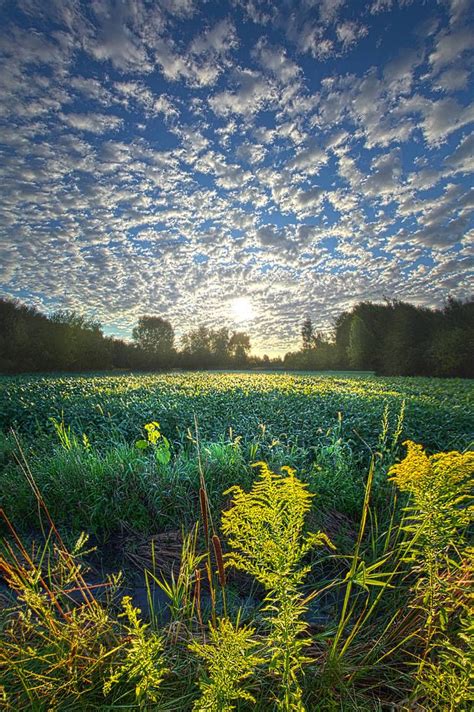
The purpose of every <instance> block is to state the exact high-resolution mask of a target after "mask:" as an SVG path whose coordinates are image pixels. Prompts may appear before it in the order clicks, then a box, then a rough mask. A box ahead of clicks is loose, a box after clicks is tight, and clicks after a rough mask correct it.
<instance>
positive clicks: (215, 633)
mask: <svg viewBox="0 0 474 712" xmlns="http://www.w3.org/2000/svg"><path fill="white" fill-rule="evenodd" d="M254 632H255V630H254V629H253V628H249V627H247V626H238V625H237V626H234V625H233V623H232V622H231V621H229V620H227V619H226V618H221V619H219V621H218V622H217V625H216V627H214V626H213V625H212V624H210V625H209V642H208V643H202V642H200V641H197V640H194V641H193V642H192V643H191V644H190V645H189V649H190V650H191V651H192V652H193V653H195V654H196V655H198V656H199V657H201V658H202V659H203V660H204V661H205V663H206V668H207V672H208V677H203V678H201V680H200V682H199V687H200V688H201V692H202V695H201V697H200V699H199V700H196V702H195V703H194V707H193V709H194V710H195V712H205V710H208V711H210V712H230V711H231V710H233V709H235V705H234V704H233V702H235V701H236V700H245V701H247V702H255V698H254V697H253V696H252V695H251V694H250V692H248V691H247V690H246V689H245V688H244V687H243V685H242V683H243V682H244V681H246V680H247V679H248V678H249V677H251V676H252V675H253V674H254V672H255V668H256V667H257V666H258V665H260V664H261V663H263V662H264V660H263V658H262V657H259V656H258V655H257V653H256V649H257V642H256V641H255V640H254V639H253V637H252V636H253V634H254Z"/></svg>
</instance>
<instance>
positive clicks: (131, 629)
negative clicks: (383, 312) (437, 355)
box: [0, 372, 474, 712]
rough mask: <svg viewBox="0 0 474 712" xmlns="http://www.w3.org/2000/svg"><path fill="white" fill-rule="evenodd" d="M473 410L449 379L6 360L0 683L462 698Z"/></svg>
mask: <svg viewBox="0 0 474 712" xmlns="http://www.w3.org/2000/svg"><path fill="white" fill-rule="evenodd" d="M473 432H474V414H473V384H472V381H469V380H463V379H451V380H448V379H446V380H444V379H430V378H382V377H376V376H373V375H366V374H362V375H357V374H350V373H347V374H337V373H334V374H330V375H324V374H321V375H320V374H310V373H308V374H299V375H288V374H284V373H265V372H257V373H249V372H235V373H234V372H207V373H204V372H175V373H166V374H150V375H148V374H137V375H124V374H119V375H104V374H97V375H58V376H54V375H51V376H16V377H1V378H0V504H1V507H2V511H3V523H0V526H1V527H2V534H4V536H3V540H2V541H3V543H2V551H1V555H0V565H1V571H3V581H4V582H3V584H2V588H0V599H1V601H2V603H3V604H4V605H3V608H4V612H3V613H2V617H1V623H2V638H1V641H2V642H1V647H0V658H1V656H2V655H3V656H4V661H7V665H6V670H7V672H6V675H5V681H4V683H3V684H4V687H3V688H2V687H1V684H0V699H1V695H2V694H3V695H4V704H5V706H6V709H10V710H23V709H25V710H28V709H35V710H36V709H37V710H43V709H44V710H49V709H54V710H56V709H57V710H83V709H84V710H87V709H94V710H95V709H104V710H110V709H115V708H117V709H130V710H132V709H150V710H170V711H171V710H183V712H186V711H187V710H215V711H216V712H218V711H221V710H222V711H224V710H231V709H237V710H250V709H256V710H260V711H263V710H288V711H289V710H299V711H300V712H301V710H307V711H308V712H312V711H313V710H314V711H318V710H321V711H324V710H328V711H332V710H348V711H352V710H390V709H392V710H393V709H399V710H409V709H416V710H420V712H422V711H423V710H426V711H428V710H438V709H439V710H453V712H454V710H468V709H470V704H471V701H472V698H471V691H470V684H471V683H470V680H469V674H470V673H469V671H470V667H469V666H470V665H471V663H470V662H469V631H470V630H471V628H470V626H471V622H470V620H471V619H470V612H469V602H468V589H469V581H470V577H471V573H472V572H471V567H470V565H469V560H470V558H471V557H470V553H469V552H470V551H471V550H470V549H469V544H470V540H469V528H468V527H469V522H470V512H471V511H472V510H470V508H469V502H470V500H469V489H470V484H471V483H472V472H473V466H474V455H473V453H472V439H473ZM440 453H443V454H440ZM138 608H140V609H141V610H140V612H139V611H138Z"/></svg>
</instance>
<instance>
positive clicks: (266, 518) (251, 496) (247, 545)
mask: <svg viewBox="0 0 474 712" xmlns="http://www.w3.org/2000/svg"><path fill="white" fill-rule="evenodd" d="M256 465H257V466H258V467H259V468H260V475H259V479H257V480H256V482H255V483H254V485H253V487H252V489H251V490H250V492H244V491H243V490H242V489H241V488H240V487H238V486H236V487H232V488H231V489H230V490H228V493H229V494H232V496H233V497H232V505H231V507H230V509H228V510H227V511H225V512H224V513H223V515H222V531H223V533H224V535H225V536H226V537H227V541H228V544H229V545H230V547H231V548H232V550H231V552H230V553H228V554H227V555H226V565H227V566H232V567H234V568H236V569H239V570H241V571H244V572H246V573H247V574H250V575H251V576H253V577H254V578H255V579H256V580H257V581H258V582H259V583H260V584H261V585H262V586H264V588H265V589H266V591H267V595H266V607H265V611H266V612H267V621H268V623H269V626H270V631H269V635H268V640H267V645H268V650H269V653H270V666H271V669H272V671H273V672H274V674H275V675H276V677H277V678H278V680H279V682H280V693H279V695H278V699H277V707H278V709H281V710H285V711H286V710H288V711H289V710H303V709H304V707H303V703H302V690H301V686H300V683H299V680H298V676H299V673H300V672H301V669H302V667H303V665H304V663H305V662H307V658H306V656H305V655H304V652H303V651H304V648H305V647H306V646H307V645H308V643H309V640H308V639H307V637H306V636H305V633H306V630H307V625H306V623H305V622H304V620H303V618H302V616H303V614H304V612H305V610H306V601H305V600H304V598H303V595H302V594H301V592H300V591H299V586H300V584H301V583H302V582H303V580H304V578H305V576H306V575H307V573H308V572H309V569H310V567H309V566H308V565H305V564H304V557H305V556H306V554H308V552H309V551H310V550H311V549H312V548H313V547H315V546H319V545H323V544H326V545H330V542H329V540H328V538H327V537H326V536H325V535H324V534H322V533H321V532H317V533H314V534H313V533H309V534H304V533H303V527H304V520H305V515H306V514H307V513H308V511H309V508H310V505H311V497H312V496H311V494H310V493H309V492H308V490H307V486H306V485H305V484H304V483H303V482H301V481H300V480H298V479H297V478H296V477H295V472H294V470H292V469H290V468H284V470H285V472H284V474H282V475H278V474H276V473H274V472H272V471H271V470H270V468H269V467H268V465H267V464H266V463H264V462H260V463H256Z"/></svg>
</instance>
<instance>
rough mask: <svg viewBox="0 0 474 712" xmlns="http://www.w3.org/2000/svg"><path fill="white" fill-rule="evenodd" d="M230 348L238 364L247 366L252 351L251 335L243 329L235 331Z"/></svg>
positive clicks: (235, 362) (233, 358)
mask: <svg viewBox="0 0 474 712" xmlns="http://www.w3.org/2000/svg"><path fill="white" fill-rule="evenodd" d="M229 350H230V355H231V357H232V360H233V361H234V364H235V365H236V366H239V367H241V366H245V365H246V364H247V361H248V354H249V351H250V336H248V334H245V333H244V332H243V331H234V333H233V334H232V336H231V337H230V342H229Z"/></svg>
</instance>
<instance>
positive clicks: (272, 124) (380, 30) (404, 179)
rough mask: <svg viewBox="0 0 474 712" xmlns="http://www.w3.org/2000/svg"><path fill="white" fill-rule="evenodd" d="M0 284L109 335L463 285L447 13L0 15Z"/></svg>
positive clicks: (261, 340) (469, 142)
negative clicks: (94, 322)
mask: <svg viewBox="0 0 474 712" xmlns="http://www.w3.org/2000/svg"><path fill="white" fill-rule="evenodd" d="M0 16H1V17H0V27H1V28H2V29H1V30H0V61H1V64H2V67H1V71H0V95H1V97H2V98H1V103H0V121H1V124H2V126H1V143H0V151H1V162H0V171H1V180H2V191H1V194H0V203H1V205H0V230H1V238H0V267H1V270H0V291H1V294H2V295H8V296H17V297H20V298H21V299H23V300H24V301H27V302H29V303H32V304H35V305H37V306H40V307H43V308H45V309H52V308H57V307H66V308H73V309H78V310H80V311H85V312H86V313H87V314H89V315H94V316H95V317H96V318H98V319H100V320H101V321H102V322H103V323H104V325H105V326H107V328H108V329H109V330H110V332H117V333H121V334H124V335H127V334H130V330H131V327H132V325H133V323H134V322H135V321H136V319H137V317H138V315H139V314H141V313H144V312H155V313H160V314H162V315H163V316H165V317H167V318H169V319H170V320H171V321H172V322H173V324H174V325H175V327H176V329H177V331H178V333H180V332H182V331H184V330H186V329H189V328H192V327H194V326H195V325H196V324H198V323H206V324H208V325H209V326H217V325H222V324H223V323H227V324H229V326H233V325H234V324H233V323H232V310H231V302H232V299H233V298H235V297H242V296H247V297H248V298H249V299H251V301H252V305H253V310H254V312H255V314H256V315H257V318H256V319H255V321H254V322H253V323H252V324H251V325H249V330H251V332H252V334H253V337H254V338H253V344H254V347H256V348H257V349H262V348H263V347H264V346H265V348H266V349H267V351H269V352H270V353H272V352H276V351H284V350H286V349H288V348H290V347H292V346H293V345H294V340H295V339H296V338H297V335H298V331H299V323H300V321H301V319H302V317H303V315H304V314H305V313H308V312H309V313H311V314H312V315H313V317H314V320H315V322H316V323H317V324H318V326H320V327H322V328H324V327H327V326H328V325H329V324H330V323H331V320H332V319H333V318H334V317H335V316H336V315H337V314H338V313H339V312H340V311H341V310H343V309H346V308H350V306H351V305H352V304H353V303H355V302H356V301H358V300H360V299H363V298H371V299H381V298H383V296H384V295H391V296H394V297H397V298H399V299H406V300H411V301H414V302H416V303H418V304H425V305H427V306H438V305H441V304H442V302H443V300H444V298H445V297H446V295H447V294H448V293H450V294H453V295H454V296H457V297H465V296H467V295H469V293H470V290H471V289H472V281H471V280H472V268H473V256H472V251H471V245H472V238H473V237H474V230H473V222H472V209H473V198H472V189H471V185H472V170H473V158H472V157H473V148H474V146H473V134H472V122H473V120H474V107H473V103H472V66H473V63H472V53H473V49H474V41H473V38H474V28H473V26H472V23H473V17H472V6H471V3H470V2H469V1H468V0H440V2H438V3H417V2H410V1H409V0H403V1H402V0H371V1H368V2H362V1H361V2H348V0H319V1H317V2H316V1H315V2H308V1H307V0H295V1H294V2H292V3H291V4H289V3H288V2H286V1H285V0H281V1H280V2H278V1H276V2H275V1H272V2H270V1H266V0H229V1H228V2H219V3H218V2H207V3H200V2H197V0H161V1H158V0H153V1H152V0H122V2H114V1H113V0H94V2H85V0H84V1H83V2H81V1H80V0H55V2H47V3H45V2H43V0H17V2H13V1H12V2H9V3H2V4H1V5H0Z"/></svg>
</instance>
